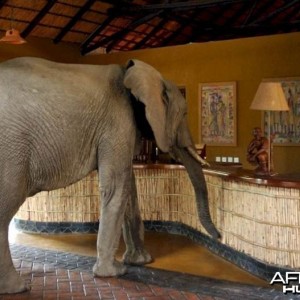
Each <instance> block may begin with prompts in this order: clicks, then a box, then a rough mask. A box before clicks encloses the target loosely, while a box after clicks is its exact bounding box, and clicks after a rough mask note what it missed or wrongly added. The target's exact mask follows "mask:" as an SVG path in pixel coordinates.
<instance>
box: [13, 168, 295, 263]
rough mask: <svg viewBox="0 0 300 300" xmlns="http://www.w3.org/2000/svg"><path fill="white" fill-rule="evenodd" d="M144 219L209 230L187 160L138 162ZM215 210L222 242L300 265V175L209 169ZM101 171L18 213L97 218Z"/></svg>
mask: <svg viewBox="0 0 300 300" xmlns="http://www.w3.org/2000/svg"><path fill="white" fill-rule="evenodd" d="M134 173H135V176H136V181H137V190H138V197H139V205H140V210H141V213H142V217H143V219H144V220H151V221H156V220H157V221H173V222H180V223H183V224H185V225H187V226H189V227H192V228H193V229H195V230H197V231H200V232H202V233H204V234H206V232H205V230H204V229H203V227H202V226H201V224H200V223H199V221H198V216H197V212H196V204H195V195H194V191H193V187H192V185H191V183H190V180H189V178H188V175H187V173H186V171H185V169H184V167H183V166H181V165H162V164H152V165H135V166H134ZM204 173H205V177H206V181H207V187H208V194H209V200H210V208H211V215H212V219H213V221H214V223H215V224H216V226H217V228H218V229H219V230H220V232H221V233H222V240H221V243H223V244H225V245H228V246H230V247H231V248H233V249H234V250H237V251H239V252H243V253H245V254H247V255H249V256H251V257H253V258H255V259H257V260H259V261H262V262H264V263H266V264H270V265H276V266H280V267H290V268H300V176H295V175H289V176H274V177H271V178H263V177H261V178H258V177H254V176H253V173H252V172H250V171H246V170H243V169H242V168H228V167H222V166H212V167H210V168H205V169H204ZM99 210H100V209H99V193H98V175H97V173H96V172H93V173H91V174H90V175H89V176H87V177H86V178H84V179H83V180H81V181H79V182H77V183H76V184H73V185H71V186H69V187H67V188H64V189H59V190H55V191H51V192H41V193H39V194H37V195H35V196H34V197H31V198H28V199H27V200H26V202H25V203H24V204H23V205H22V207H21V208H20V210H19V211H18V213H17V214H16V216H15V218H16V219H17V220H25V221H33V222H49V223H51V224H52V223H59V222H77V223H78V222H83V223H85V222H97V221H98V219H99Z"/></svg>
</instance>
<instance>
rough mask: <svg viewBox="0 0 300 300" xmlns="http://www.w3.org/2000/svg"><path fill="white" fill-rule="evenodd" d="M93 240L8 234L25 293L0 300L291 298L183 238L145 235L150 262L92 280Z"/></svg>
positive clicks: (1, 297) (155, 234)
mask: <svg viewBox="0 0 300 300" xmlns="http://www.w3.org/2000/svg"><path fill="white" fill-rule="evenodd" d="M95 241H96V237H95V236H94V235H89V236H81V235H75V236H74V235H71V236H40V235H28V234H24V233H16V232H12V233H11V235H10V242H11V252H12V256H13V259H14V263H15V266H16V268H17V270H18V271H19V272H20V274H21V276H22V277H23V278H25V279H26V281H27V282H28V284H29V286H30V287H31V290H29V291H28V292H25V293H22V294H18V295H5V296H0V299H3V300H7V299H20V300H25V299H49V300H50V299H107V300H108V299H110V300H112V299H117V300H118V299H119V300H123V299H130V300H156V299H157V300H158V299H161V300H164V299H168V300H171V299H173V300H174V299H182V300H184V299H195V300H196V299H203V300H204V299H205V300H213V299H215V300H221V299H237V300H238V299H245V300H246V299H253V300H254V299H264V300H265V299H274V300H275V299H276V300H279V299H291V298H286V297H285V296H284V295H283V294H282V292H281V291H279V290H275V289H272V288H271V287H270V286H269V285H268V283H266V282H264V281H262V280H259V279H257V278H255V277H253V276H251V275H249V274H247V273H246V272H244V271H242V270H240V269H238V268H236V267H235V266H233V265H231V264H230V263H228V262H226V261H223V260H222V259H220V258H218V257H215V256H214V255H213V254H211V253H209V252H207V251H206V250H205V249H201V247H200V246H198V245H195V244H193V243H192V242H190V241H189V240H188V239H186V238H184V237H178V236H172V235H169V234H161V233H151V232H150V233H147V234H146V241H148V242H146V245H147V248H148V249H149V250H150V252H151V253H152V254H153V255H154V257H155V263H153V264H150V265H149V266H147V267H129V269H128V273H127V274H126V275H124V276H121V277H119V278H94V277H93V274H92V271H91V270H92V266H93V264H94V262H95ZM163 241H164V242H163ZM149 242H151V244H149ZM33 246H34V247H33ZM37 247H39V248H37ZM122 247H123V246H122V245H121V249H120V250H122ZM45 248H46V249H45ZM120 252H121V251H120ZM184 266H185V267H184ZM183 272H184V273H183ZM207 276H209V277H210V278H208V277H207ZM224 279H227V280H230V281H224ZM246 283H247V284H246ZM293 299H296V298H293Z"/></svg>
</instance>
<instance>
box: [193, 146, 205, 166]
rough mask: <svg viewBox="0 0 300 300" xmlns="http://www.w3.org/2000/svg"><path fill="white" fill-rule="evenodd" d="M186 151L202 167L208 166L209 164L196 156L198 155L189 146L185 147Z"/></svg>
mask: <svg viewBox="0 0 300 300" xmlns="http://www.w3.org/2000/svg"><path fill="white" fill-rule="evenodd" d="M187 150H188V152H189V154H190V155H191V156H192V157H193V158H194V159H195V160H196V161H198V162H199V163H200V164H201V165H202V166H210V164H209V163H208V162H207V161H206V160H205V159H203V158H202V157H200V156H199V155H198V153H197V152H196V150H195V149H194V148H193V147H191V146H189V147H187Z"/></svg>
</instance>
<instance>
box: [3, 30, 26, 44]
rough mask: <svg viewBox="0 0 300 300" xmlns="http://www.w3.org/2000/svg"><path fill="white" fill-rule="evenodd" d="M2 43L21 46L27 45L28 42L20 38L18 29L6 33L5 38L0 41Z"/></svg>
mask: <svg viewBox="0 0 300 300" xmlns="http://www.w3.org/2000/svg"><path fill="white" fill-rule="evenodd" d="M0 42H1V43H6V44H13V45H20V44H24V43H26V41H25V40H24V39H23V38H22V37H21V36H20V32H19V31H18V30H17V29H14V28H12V29H9V30H7V31H6V32H5V36H4V37H3V38H2V39H0Z"/></svg>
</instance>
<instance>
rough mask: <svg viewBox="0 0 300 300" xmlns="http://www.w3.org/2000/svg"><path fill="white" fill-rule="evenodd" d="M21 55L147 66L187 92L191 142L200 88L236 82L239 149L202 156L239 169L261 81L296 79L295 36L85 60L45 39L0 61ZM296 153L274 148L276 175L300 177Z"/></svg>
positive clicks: (299, 58)
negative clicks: (235, 161) (235, 162)
mask: <svg viewBox="0 0 300 300" xmlns="http://www.w3.org/2000/svg"><path fill="white" fill-rule="evenodd" d="M5 47H9V50H8V48H5ZM22 47H23V48H22ZM3 49H4V50H3ZM2 50H3V51H2ZM21 55H22V56H24V55H29V56H40V57H45V58H49V59H53V60H56V61H66V62H76V63H77V62H82V63H95V64H108V63H122V64H123V63H125V62H126V61H127V60H128V59H130V58H138V59H141V60H144V61H145V62H148V63H150V64H151V65H153V66H154V67H155V68H157V69H158V70H159V71H160V72H161V73H162V74H163V75H164V76H165V77H166V78H168V79H170V80H173V81H174V82H175V83H176V84H177V85H182V86H185V87H186V93H187V101H188V107H189V123H190V128H191V131H192V135H193V137H194V139H195V142H196V143H197V142H200V141H199V130H198V122H199V120H198V85H199V83H205V82H227V81H236V82H237V116H238V117H237V137H238V145H237V147H208V149H207V154H208V160H214V159H215V156H239V157H240V160H241V162H242V163H243V165H244V167H246V168H250V165H249V164H248V163H247V162H246V148H247V145H248V143H249V141H250V139H251V138H252V137H251V131H252V128H253V127H255V126H260V125H261V113H260V112H258V111H252V110H250V109H249V106H250V104H251V102H252V99H253V97H254V94H255V92H256V89H257V87H258V84H259V82H260V81H261V80H262V79H263V78H272V77H294V76H300V33H291V34H283V35H276V36H267V37H257V38H246V39H239V40H230V41H220V42H209V43H203V44H189V45H185V46H176V47H167V48H160V49H148V50H139V51H133V52H120V53H112V54H106V55H93V56H85V57H82V56H80V54H79V50H78V47H76V46H72V45H53V44H52V43H51V42H46V41H44V40H41V41H39V42H37V41H36V40H33V41H32V44H30V45H29V44H27V46H25V45H22V46H4V47H2V46H0V60H3V59H7V58H9V57H14V56H21ZM299 146H300V145H299ZM299 150H300V148H299V147H284V146H280V147H279V146H278V147H275V148H274V157H275V159H274V164H275V169H276V171H279V172H285V173H289V172H295V171H297V172H300V155H299V153H300V152H299Z"/></svg>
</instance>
